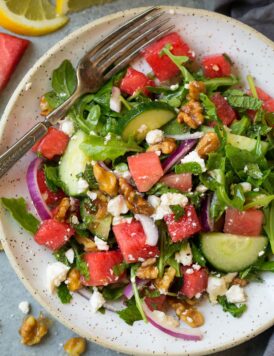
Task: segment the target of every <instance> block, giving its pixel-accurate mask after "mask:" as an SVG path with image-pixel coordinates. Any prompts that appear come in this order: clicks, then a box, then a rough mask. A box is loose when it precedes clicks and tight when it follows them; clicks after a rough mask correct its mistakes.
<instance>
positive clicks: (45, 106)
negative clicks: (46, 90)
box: [40, 95, 52, 116]
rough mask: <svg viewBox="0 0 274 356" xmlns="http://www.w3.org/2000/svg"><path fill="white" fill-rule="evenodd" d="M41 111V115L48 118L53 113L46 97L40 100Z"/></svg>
mask: <svg viewBox="0 0 274 356" xmlns="http://www.w3.org/2000/svg"><path fill="white" fill-rule="evenodd" d="M40 109H41V112H40V115H42V116H47V115H48V114H49V113H50V112H51V111H52V109H51V108H50V106H49V103H48V101H47V99H46V98H45V97H44V95H43V96H41V98H40Z"/></svg>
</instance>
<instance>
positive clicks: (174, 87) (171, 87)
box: [169, 84, 179, 90]
mask: <svg viewBox="0 0 274 356" xmlns="http://www.w3.org/2000/svg"><path fill="white" fill-rule="evenodd" d="M178 88H179V84H173V85H171V86H170V87H169V89H170V90H177V89H178Z"/></svg>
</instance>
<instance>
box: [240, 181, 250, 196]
mask: <svg viewBox="0 0 274 356" xmlns="http://www.w3.org/2000/svg"><path fill="white" fill-rule="evenodd" d="M240 185H241V186H242V188H243V191H244V193H247V192H250V191H251V189H252V185H251V184H250V183H248V182H242V183H240Z"/></svg>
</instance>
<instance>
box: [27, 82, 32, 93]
mask: <svg viewBox="0 0 274 356" xmlns="http://www.w3.org/2000/svg"><path fill="white" fill-rule="evenodd" d="M31 87H32V82H27V84H26V85H25V91H28V90H30V89H31Z"/></svg>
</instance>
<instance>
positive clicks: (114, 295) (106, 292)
mask: <svg viewBox="0 0 274 356" xmlns="http://www.w3.org/2000/svg"><path fill="white" fill-rule="evenodd" d="M124 289H125V287H124V286H121V287H116V288H114V287H113V286H111V285H109V286H105V287H103V291H102V294H103V297H104V298H105V299H106V300H118V299H120V298H121V297H122V295H123V292H124Z"/></svg>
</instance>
